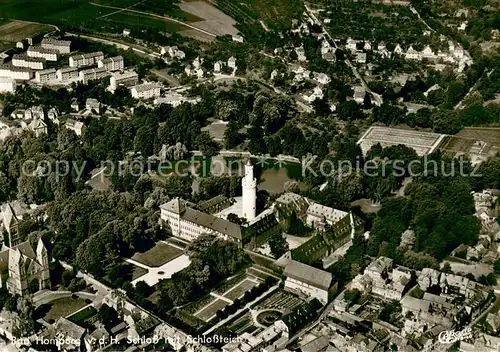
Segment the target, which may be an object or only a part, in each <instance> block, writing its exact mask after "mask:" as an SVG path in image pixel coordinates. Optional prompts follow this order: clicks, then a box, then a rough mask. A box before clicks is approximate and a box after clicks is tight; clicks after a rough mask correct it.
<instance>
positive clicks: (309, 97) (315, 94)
mask: <svg viewBox="0 0 500 352" xmlns="http://www.w3.org/2000/svg"><path fill="white" fill-rule="evenodd" d="M302 98H304V100H305V101H307V102H309V103H312V102H313V101H315V100H316V99H323V90H322V89H321V87H319V86H317V87H314V89H313V90H312V91H311V92H309V94H307V93H306V94H304V95H302Z"/></svg>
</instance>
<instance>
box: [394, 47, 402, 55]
mask: <svg viewBox="0 0 500 352" xmlns="http://www.w3.org/2000/svg"><path fill="white" fill-rule="evenodd" d="M394 54H395V55H403V48H402V47H401V45H399V44H396V47H395V48H394Z"/></svg>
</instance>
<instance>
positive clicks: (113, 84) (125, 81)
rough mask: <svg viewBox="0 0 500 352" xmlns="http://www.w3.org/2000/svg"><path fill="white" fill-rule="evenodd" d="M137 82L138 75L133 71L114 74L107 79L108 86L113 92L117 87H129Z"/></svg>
mask: <svg viewBox="0 0 500 352" xmlns="http://www.w3.org/2000/svg"><path fill="white" fill-rule="evenodd" d="M138 82H139V75H138V74H137V72H135V71H125V72H123V73H121V72H115V73H113V74H112V75H111V77H110V79H109V86H110V89H111V90H112V91H115V90H116V88H118V87H119V86H125V87H130V86H134V85H136V84H137V83H138Z"/></svg>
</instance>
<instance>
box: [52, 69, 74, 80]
mask: <svg viewBox="0 0 500 352" xmlns="http://www.w3.org/2000/svg"><path fill="white" fill-rule="evenodd" d="M56 75H57V79H58V80H59V81H71V80H74V79H77V78H79V74H78V69H76V68H74V67H64V68H60V69H59V70H57V72H56Z"/></svg>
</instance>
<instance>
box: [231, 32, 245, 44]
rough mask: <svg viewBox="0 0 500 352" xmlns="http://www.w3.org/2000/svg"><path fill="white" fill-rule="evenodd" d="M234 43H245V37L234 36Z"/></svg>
mask: <svg viewBox="0 0 500 352" xmlns="http://www.w3.org/2000/svg"><path fill="white" fill-rule="evenodd" d="M232 39H233V42H238V43H243V41H244V40H243V36H242V35H240V34H235V35H233V36H232Z"/></svg>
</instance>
